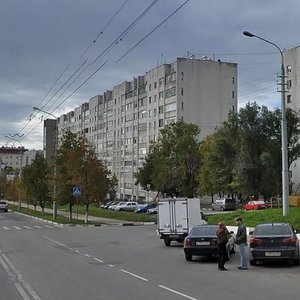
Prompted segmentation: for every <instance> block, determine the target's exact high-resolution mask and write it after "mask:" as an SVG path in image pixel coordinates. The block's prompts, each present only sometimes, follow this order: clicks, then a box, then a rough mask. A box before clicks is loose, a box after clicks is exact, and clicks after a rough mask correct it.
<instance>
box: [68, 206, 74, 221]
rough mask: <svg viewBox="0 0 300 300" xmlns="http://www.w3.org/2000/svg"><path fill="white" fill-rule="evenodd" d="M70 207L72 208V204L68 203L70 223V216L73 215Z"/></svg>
mask: <svg viewBox="0 0 300 300" xmlns="http://www.w3.org/2000/svg"><path fill="white" fill-rule="evenodd" d="M72 207H73V206H72V204H71V203H70V205H69V220H70V221H72V214H73V213H72Z"/></svg>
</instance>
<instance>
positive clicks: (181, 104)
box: [181, 102, 183, 110]
mask: <svg viewBox="0 0 300 300" xmlns="http://www.w3.org/2000/svg"><path fill="white" fill-rule="evenodd" d="M181 110H183V102H181Z"/></svg>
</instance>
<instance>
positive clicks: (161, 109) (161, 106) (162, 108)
mask: <svg viewBox="0 0 300 300" xmlns="http://www.w3.org/2000/svg"><path fill="white" fill-rule="evenodd" d="M163 112H164V106H163V105H160V106H159V108H158V113H160V114H162V113H163Z"/></svg>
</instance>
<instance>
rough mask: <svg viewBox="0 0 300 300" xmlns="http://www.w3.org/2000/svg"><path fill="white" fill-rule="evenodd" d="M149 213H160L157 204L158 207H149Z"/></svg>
mask: <svg viewBox="0 0 300 300" xmlns="http://www.w3.org/2000/svg"><path fill="white" fill-rule="evenodd" d="M147 214H149V215H156V214H158V207H157V206H156V207H152V208H148V210H147Z"/></svg>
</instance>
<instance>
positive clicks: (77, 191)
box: [73, 186, 81, 197]
mask: <svg viewBox="0 0 300 300" xmlns="http://www.w3.org/2000/svg"><path fill="white" fill-rule="evenodd" d="M73 195H74V196H75V197H79V196H81V187H80V186H74V187H73Z"/></svg>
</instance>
